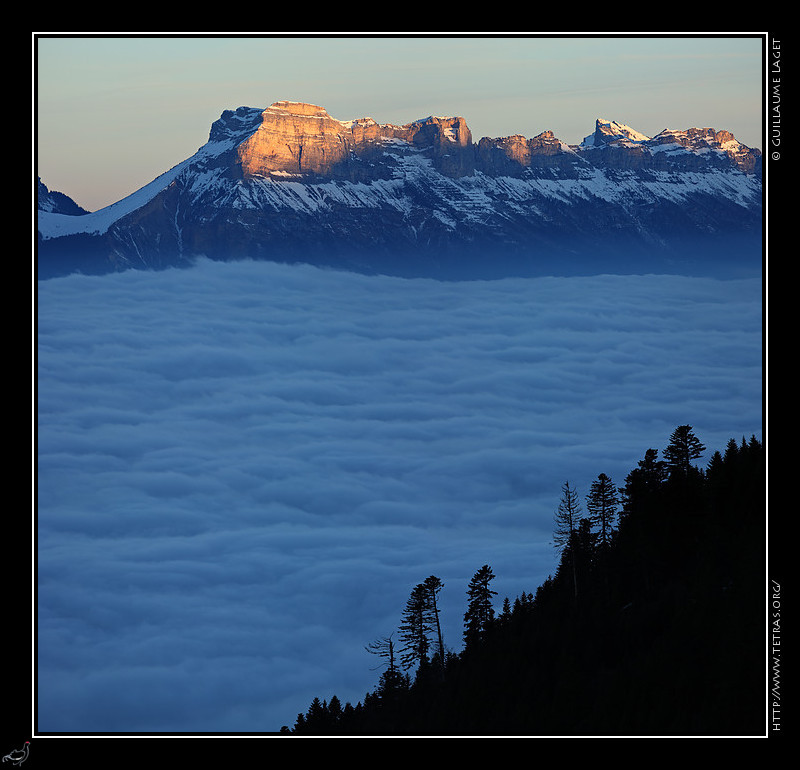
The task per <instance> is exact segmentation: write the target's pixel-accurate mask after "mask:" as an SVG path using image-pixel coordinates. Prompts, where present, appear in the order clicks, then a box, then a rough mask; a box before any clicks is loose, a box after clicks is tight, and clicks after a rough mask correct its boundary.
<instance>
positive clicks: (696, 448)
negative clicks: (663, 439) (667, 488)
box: [664, 425, 706, 479]
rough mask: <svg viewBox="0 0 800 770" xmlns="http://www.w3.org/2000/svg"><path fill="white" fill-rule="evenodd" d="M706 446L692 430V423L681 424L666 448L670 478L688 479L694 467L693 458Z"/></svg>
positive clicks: (665, 455) (699, 454) (698, 455)
mask: <svg viewBox="0 0 800 770" xmlns="http://www.w3.org/2000/svg"><path fill="white" fill-rule="evenodd" d="M705 449H706V448H705V447H704V446H703V444H701V443H700V439H698V438H697V436H695V435H694V433H693V432H692V426H691V425H679V426H678V427H677V428H675V430H674V431H673V432H672V435H671V436H670V443H669V445H668V446H667V448H666V449H665V450H664V460H665V462H666V463H667V468H668V470H669V475H670V478H678V479H686V478H688V477H689V475H690V473H691V471H692V469H693V467H694V466H692V460H696V459H698V458H699V457H700V456H701V455H702V454H703V452H704V451H705Z"/></svg>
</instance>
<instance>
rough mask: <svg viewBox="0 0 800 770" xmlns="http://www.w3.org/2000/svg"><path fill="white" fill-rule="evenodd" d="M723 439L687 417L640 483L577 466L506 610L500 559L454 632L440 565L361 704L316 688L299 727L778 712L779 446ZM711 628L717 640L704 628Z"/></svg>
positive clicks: (613, 721) (690, 724)
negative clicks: (769, 492) (766, 679)
mask: <svg viewBox="0 0 800 770" xmlns="http://www.w3.org/2000/svg"><path fill="white" fill-rule="evenodd" d="M705 451H706V447H705V446H704V445H703V444H702V443H701V441H700V440H699V439H698V437H697V436H696V435H695V433H694V431H693V429H692V427H691V426H689V425H681V426H678V427H677V428H676V429H675V430H674V431H673V432H672V434H671V436H670V440H669V443H668V445H667V446H666V447H665V448H664V450H663V451H662V453H661V455H660V456H659V452H658V450H655V449H648V450H647V451H646V452H645V454H644V457H643V458H642V460H640V461H639V463H638V464H637V466H636V468H634V469H633V470H631V471H630V473H628V475H627V476H626V477H625V479H624V481H623V483H622V484H621V485H619V486H617V485H615V484H614V482H613V481H612V479H611V478H610V477H609V476H608V475H606V474H605V473H600V474H599V475H598V476H597V478H596V479H595V480H594V481H593V482H592V483H591V484H590V486H589V490H588V492H587V494H586V495H585V496H581V495H580V494H579V493H578V491H577V489H576V488H575V487H574V485H573V484H572V483H571V482H569V481H565V482H564V484H563V485H562V488H561V496H560V500H559V503H558V507H557V509H556V510H555V511H554V517H553V545H554V547H555V548H556V550H557V553H558V561H557V567H556V570H555V573H554V574H553V575H550V576H548V578H547V579H546V580H545V581H544V582H543V583H542V584H541V585H540V586H539V587H538V588H537V589H536V592H535V593H525V592H523V593H522V594H521V595H519V596H518V597H516V598H515V599H514V600H513V602H512V601H511V600H510V599H509V598H508V597H506V598H504V600H503V602H502V605H501V609H500V611H499V612H498V611H496V609H495V605H494V602H495V597H496V596H497V593H496V592H495V591H494V590H492V588H491V583H492V580H493V579H494V577H495V575H494V573H493V572H492V568H491V567H490V566H489V565H488V564H485V565H483V566H482V567H480V568H479V569H478V570H477V571H476V572H475V574H474V575H473V577H472V579H471V581H470V582H469V585H468V586H467V590H466V594H467V605H466V610H465V612H464V616H463V635H462V645H463V646H462V650H461V652H459V653H456V652H453V651H452V650H449V649H448V648H446V647H445V644H444V640H443V638H442V625H441V622H440V614H439V613H440V611H439V602H438V596H439V593H440V591H441V590H442V588H443V583H442V581H441V580H440V579H439V578H438V577H436V576H435V575H431V576H429V577H428V578H426V579H425V580H423V581H422V582H421V583H419V584H418V585H416V586H415V587H414V588H413V590H412V591H411V594H410V596H409V598H408V600H407V602H406V606H405V608H404V609H403V612H402V618H401V622H400V625H399V627H398V629H397V630H396V636H395V633H394V632H393V633H392V634H390V635H389V636H384V637H379V638H377V639H375V640H373V641H372V642H370V643H368V644H367V645H366V649H367V650H368V651H369V652H370V653H372V654H374V655H376V656H378V658H380V661H381V667H382V668H383V671H382V673H381V675H380V678H379V681H378V683H377V685H376V687H375V689H374V690H373V691H372V692H369V693H367V694H366V695H365V697H364V699H363V701H362V702H359V703H357V704H355V705H352V704H350V703H349V702H348V703H345V704H342V703H341V702H340V700H339V699H338V698H337V696H336V695H333V696H331V698H330V699H329V700H328V699H324V700H321V699H320V698H314V700H313V701H312V703H311V705H310V706H309V708H308V710H307V711H306V712H305V713H300V714H298V715H297V719H296V721H295V723H294V726H293V728H292V729H289V728H288V727H284V728H282V730H281V732H283V733H285V734H291V735H298V736H302V735H345V736H347V735H350V736H359V735H385V736H392V735H431V734H435V735H536V734H539V735H542V734H547V735H598V734H603V735H619V734H643V733H648V734H654V735H665V734H691V735H696V734H711V733H716V734H720V733H721V734H736V735H741V734H751V733H752V732H753V731H756V733H758V732H760V727H761V726H762V725H763V724H764V722H763V716H764V715H763V714H762V713H761V705H762V701H763V698H761V697H760V692H761V690H762V678H763V672H762V666H761V658H762V655H761V639H762V636H761V633H760V631H761V629H760V628H759V626H758V618H759V613H760V611H761V608H762V606H763V602H762V600H763V596H762V594H761V593H760V592H759V586H758V581H759V579H760V578H761V576H762V575H763V559H764V553H765V549H766V540H765V537H766V522H765V517H764V514H765V485H766V481H765V467H764V465H765V464H764V451H763V447H762V444H761V443H760V442H759V441H758V440H757V439H756V437H755V436H752V437H751V438H750V439H749V440H746V439H745V438H744V437H743V438H742V439H741V442H737V441H736V440H734V439H731V440H730V441H729V442H728V444H727V446H726V447H725V449H724V450H722V451H719V450H718V451H715V452H714V453H713V454H712V456H711V458H710V460H709V462H708V463H707V465H706V467H705V468H704V469H702V468H700V467H699V466H698V465H697V464H696V461H697V460H698V459H699V458H700V457H701V456H702V455H703V453H704V452H705ZM701 640H706V641H707V642H708V644H700V642H701Z"/></svg>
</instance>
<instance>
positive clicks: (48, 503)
mask: <svg viewBox="0 0 800 770" xmlns="http://www.w3.org/2000/svg"><path fill="white" fill-rule="evenodd" d="M37 288H38V311H37V323H38V330H37V399H38V403H37V407H38V408H37V479H36V483H37V495H38V498H37V549H38V550H37V568H38V572H37V590H38V597H37V598H38V618H37V620H38V624H37V634H38V636H37V652H38V657H37V669H38V671H37V673H38V692H37V696H38V702H37V706H38V711H37V714H38V719H39V721H38V729H39V730H40V731H44V732H48V731H67V732H89V733H95V732H99V731H120V732H129V731H142V732H146V733H153V732H162V731H166V732H168V733H176V732H184V731H201V732H240V731H274V730H278V729H280V727H281V726H282V725H287V726H291V725H292V724H293V723H294V720H295V718H296V716H297V714H298V713H300V712H304V711H305V710H306V709H307V708H308V706H309V705H310V703H311V700H312V699H313V698H314V697H319V698H320V699H323V698H324V699H330V697H331V696H332V695H333V694H336V695H337V696H338V697H339V698H340V700H341V701H342V703H345V702H347V701H349V702H351V703H353V704H355V703H356V702H358V701H359V700H361V699H363V697H364V695H365V694H366V692H368V691H371V690H372V689H373V688H374V687H375V685H376V684H377V681H378V677H379V675H380V672H379V671H376V670H374V668H375V666H376V664H377V663H378V662H379V661H378V659H376V658H375V657H374V656H372V655H370V654H369V653H367V652H366V651H365V649H364V647H365V645H367V644H368V643H369V642H371V641H373V640H375V639H377V638H379V637H384V636H388V635H389V634H392V633H395V634H396V632H397V628H398V626H399V624H400V623H401V614H402V610H403V608H404V606H405V603H406V600H407V599H408V597H409V595H410V592H411V590H412V589H413V587H414V586H415V585H416V584H417V583H419V582H422V581H423V580H424V579H425V578H427V577H428V576H429V575H436V576H437V577H439V578H440V579H441V580H442V581H443V583H444V588H443V589H442V592H441V594H440V607H441V609H442V617H443V622H444V636H445V644H446V645H447V646H448V648H450V649H452V650H455V651H459V650H460V649H461V647H462V638H461V634H462V631H463V614H464V611H465V610H466V589H467V586H468V583H469V580H470V578H471V577H472V575H473V574H474V573H475V572H476V571H477V570H478V569H479V568H480V567H481V566H483V565H484V564H488V565H490V566H491V567H492V570H493V572H494V574H495V575H496V578H495V581H494V582H493V588H494V589H495V590H497V592H498V596H497V597H496V605H497V609H498V611H499V609H500V605H501V603H502V600H503V598H504V597H506V596H507V597H509V599H510V600H511V601H513V600H514V599H515V598H516V597H517V596H519V595H520V594H521V593H523V592H525V593H527V592H531V593H535V591H536V589H537V587H538V586H539V585H541V583H542V582H543V581H544V580H545V579H546V578H547V576H548V575H550V574H553V573H554V570H555V567H556V565H557V555H556V553H555V550H554V548H553V544H552V526H553V515H554V513H555V511H556V509H557V506H558V502H559V499H560V495H561V487H562V484H563V483H564V482H565V481H569V482H570V484H571V486H572V487H573V488H575V489H577V490H578V492H579V495H580V496H581V500H582V503H583V501H584V500H585V494H586V493H587V492H588V490H589V487H590V484H591V482H592V481H594V480H595V479H596V478H597V476H598V475H599V474H600V473H605V474H607V475H608V476H610V477H611V478H612V480H613V482H614V483H615V484H617V485H621V484H622V483H623V482H624V477H625V475H626V474H627V473H628V472H629V471H630V470H631V469H632V468H634V467H636V463H637V462H638V461H639V460H640V459H642V458H643V457H644V454H645V451H646V450H647V449H648V448H655V449H658V450H659V451H660V450H663V448H664V447H666V446H667V444H668V443H669V437H670V434H671V433H672V431H673V430H674V429H675V428H676V427H677V426H678V425H683V424H689V425H691V426H692V427H693V430H694V432H695V433H696V435H697V436H698V438H699V439H700V440H701V441H702V442H703V443H704V444H705V445H706V447H707V448H708V449H707V452H706V453H705V454H704V456H703V457H702V458H701V459H700V461H699V462H700V463H701V465H703V466H704V465H705V463H706V462H708V459H709V458H710V455H711V452H712V451H714V450H715V449H719V450H721V451H724V448H725V445H726V444H727V442H728V440H729V439H730V438H734V439H736V440H737V441H739V440H740V439H741V438H743V437H746V438H748V439H749V437H750V436H751V435H756V436H757V437H758V438H759V439H761V438H762V424H761V417H762V412H761V404H762V391H761V384H762V373H761V287H760V281H759V280H758V279H757V278H756V279H749V280H744V279H742V280H730V281H723V280H715V279H705V278H690V277H682V276H652V275H650V276H647V275H645V276H633V275H632V276H610V275H599V276H587V277H575V278H535V279H508V280H501V281H490V282H480V281H476V282H465V283H443V282H438V281H433V280H425V279H413V280H406V279H399V278H391V277H382V276H358V275H353V274H347V273H339V272H335V271H330V270H323V269H318V268H314V267H310V266H303V265H277V264H271V263H266V262H262V263H256V262H237V263H227V264H224V263H213V262H200V263H199V264H198V265H197V266H196V267H194V268H193V269H191V270H167V271H163V272H141V271H133V270H132V271H127V272H123V273H120V274H115V275H107V276H99V277H91V276H78V275H75V276H70V277H66V278H58V279H52V280H49V281H44V282H40V283H39V285H38V287H37Z"/></svg>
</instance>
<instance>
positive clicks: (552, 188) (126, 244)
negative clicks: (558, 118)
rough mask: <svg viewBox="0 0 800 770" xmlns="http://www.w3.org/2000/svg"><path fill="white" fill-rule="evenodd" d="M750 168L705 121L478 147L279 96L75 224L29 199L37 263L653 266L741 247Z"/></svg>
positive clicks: (748, 215) (735, 146)
mask: <svg viewBox="0 0 800 770" xmlns="http://www.w3.org/2000/svg"><path fill="white" fill-rule="evenodd" d="M761 172H762V166H761V153H760V151H759V150H757V149H753V148H749V147H746V146H745V145H743V144H741V143H739V142H737V141H736V139H735V138H734V137H733V135H732V134H731V133H730V132H728V131H724V130H721V131H716V130H715V129H711V128H691V129H685V130H680V131H678V130H668V129H665V130H664V131H662V132H660V133H659V134H657V135H656V136H655V137H652V138H650V137H647V136H645V135H644V134H641V133H640V132H638V131H635V130H634V129H632V128H630V127H628V126H625V125H624V124H622V123H616V122H613V121H609V120H606V119H601V118H598V119H596V121H595V131H594V132H593V133H592V134H590V135H589V136H587V137H586V138H585V139H584V141H583V142H582V143H581V144H579V145H569V144H566V143H565V142H562V141H561V140H559V139H558V138H557V137H556V136H555V135H554V134H553V132H552V131H544V132H541V133H540V134H538V135H537V136H535V137H532V138H530V139H528V138H526V137H524V136H522V135H519V134H514V135H511V136H508V137H501V138H488V137H483V138H481V139H480V140H478V141H477V142H474V141H473V139H472V134H471V131H470V129H469V127H468V125H467V123H466V121H465V120H464V118H463V117H460V116H451V117H441V116H433V115H431V116H428V117H427V118H422V119H419V120H416V121H412V122H411V123H407V124H404V125H402V126H397V125H394V124H380V123H378V122H377V121H375V120H374V119H372V118H368V117H366V118H357V119H354V120H348V121H341V120H337V119H335V118H332V117H331V116H330V115H329V114H328V112H327V110H325V108H324V107H321V106H319V105H314V104H310V103H307V102H290V101H285V100H283V101H277V102H273V103H272V104H271V105H270V106H269V107H267V108H266V109H263V110H262V109H260V108H251V107H239V108H238V109H236V110H225V111H223V112H222V114H221V115H220V118H219V119H218V120H216V121H214V123H213V124H212V126H211V130H210V132H209V139H208V141H207V142H206V144H204V145H203V146H202V147H200V148H199V149H198V151H197V152H196V153H195V154H194V155H192V156H191V157H189V158H187V159H186V160H184V161H182V162H181V163H179V164H177V165H176V166H174V167H173V168H172V169H169V170H168V171H166V172H164V173H163V174H162V175H160V176H159V177H158V178H156V179H155V180H153V181H152V182H151V183H150V184H148V185H145V186H144V187H142V188H141V189H140V190H138V191H136V192H135V193H133V194H132V195H130V196H127V197H126V198H124V199H122V200H120V201H118V202H116V203H114V204H112V205H111V206H107V207H105V208H103V209H100V210H98V211H97V212H92V213H90V214H88V215H87V214H82V215H81V216H80V217H77V216H71V215H68V214H63V213H59V212H58V211H54V210H52V209H51V210H45V209H43V208H42V207H41V205H40V207H39V213H38V228H37V235H38V239H37V245H38V251H39V260H38V268H39V273H40V277H49V276H51V275H56V274H63V273H64V272H71V271H74V270H76V269H77V270H81V271H87V270H88V271H89V272H106V271H109V270H118V269H126V268H130V267H140V268H141V267H144V268H160V267H166V266H173V265H181V264H188V263H190V262H191V260H192V259H193V258H194V257H197V256H208V257H211V258H213V259H236V258H255V259H273V260H277V261H296V260H301V261H310V262H312V263H317V264H331V265H333V266H337V267H343V268H345V269H356V270H359V271H367V272H389V273H397V274H404V273H408V274H411V275H417V274H421V275H428V274H430V275H435V274H437V273H438V272H440V271H441V269H442V267H443V263H444V262H446V263H447V264H448V267H447V269H446V270H445V272H447V270H452V271H453V272H454V273H455V274H460V273H461V272H462V271H461V269H460V268H461V267H463V265H465V264H467V263H469V264H470V265H472V268H473V269H477V270H478V273H480V272H481V269H480V265H481V262H482V261H483V262H484V264H483V267H484V268H487V267H488V266H489V263H490V262H491V270H489V272H494V273H495V274H506V273H516V272H519V271H520V270H523V271H524V270H537V269H547V268H546V265H547V264H549V265H553V264H555V262H559V263H560V264H562V266H563V265H565V264H566V262H565V261H564V260H569V259H570V258H571V257H570V255H575V256H573V257H572V259H574V260H576V264H577V263H578V262H586V261H587V260H589V261H592V260H593V261H594V264H595V267H596V268H602V267H603V259H606V261H607V259H608V258H609V257H608V255H611V254H615V253H616V254H619V253H621V252H620V250H624V249H627V248H640V249H646V250H648V254H650V255H651V256H652V257H653V258H654V259H655V258H658V259H659V260H660V259H661V258H662V257H663V256H666V257H667V258H674V256H675V255H679V254H681V250H682V249H683V250H684V251H685V244H686V243H687V242H689V241H693V240H695V239H697V240H698V241H702V242H704V243H706V244H708V245H709V248H711V249H715V248H717V246H720V247H722V248H729V246H730V244H732V243H736V242H737V241H738V240H740V239H741V237H742V236H745V239H746V240H747V241H748V243H749V245H750V246H751V247H752V246H753V244H755V243H757V242H758V241H759V240H760V222H761ZM722 244H724V246H722ZM487 250H488V252H487ZM481 253H483V254H487V253H489V254H491V257H490V258H489V257H486V258H484V257H481ZM601 254H604V255H605V256H604V258H600V256H599V255H601ZM593 255H594V256H593ZM554 260H555V262H554ZM459 261H460V262H461V265H459Z"/></svg>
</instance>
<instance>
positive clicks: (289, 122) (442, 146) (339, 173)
mask: <svg viewBox="0 0 800 770" xmlns="http://www.w3.org/2000/svg"><path fill="white" fill-rule="evenodd" d="M261 116H262V122H261V125H260V126H259V127H258V129H257V130H256V131H255V132H254V133H253V134H252V136H250V137H249V138H248V139H247V140H245V141H244V142H242V144H240V145H239V147H238V148H237V156H238V161H239V163H240V164H241V170H242V174H243V176H244V177H245V178H247V177H255V176H262V177H276V178H279V177H281V176H286V175H306V174H315V175H319V176H325V177H330V178H338V179H351V180H354V181H355V180H357V179H363V178H374V177H376V176H380V174H379V173H377V172H374V171H373V173H369V170H368V169H365V168H364V167H363V165H362V164H360V162H359V161H363V160H369V159H370V158H373V157H374V156H375V154H376V150H377V149H378V147H380V145H381V143H382V142H384V141H385V140H389V141H390V140H400V141H403V142H407V143H409V144H410V145H411V146H414V147H418V148H420V149H429V150H432V151H433V155H434V156H437V155H438V157H439V161H440V163H439V164H437V165H443V166H444V167H445V168H444V170H445V172H450V173H468V172H469V171H471V170H472V166H471V164H464V163H463V162H459V161H457V160H454V159H451V160H450V161H444V160H443V158H444V157H447V156H448V154H449V153H450V152H452V151H457V150H458V149H460V148H466V147H469V146H470V145H471V144H472V135H471V134H470V131H469V128H468V127H467V124H466V122H465V121H464V119H463V118H460V117H447V118H437V117H429V118H426V119H424V120H419V121H415V122H413V123H409V124H407V125H404V126H394V125H391V124H379V123H377V122H376V121H375V120H373V119H372V118H358V119H356V120H350V121H342V120H336V119H334V118H332V117H331V116H330V115H329V114H328V112H327V110H325V108H323V107H320V106H318V105H316V104H308V103H306V102H288V101H280V102H275V103H274V104H272V105H271V106H270V107H268V108H267V109H266V110H264V111H263V113H261ZM376 145H377V146H376Z"/></svg>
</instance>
